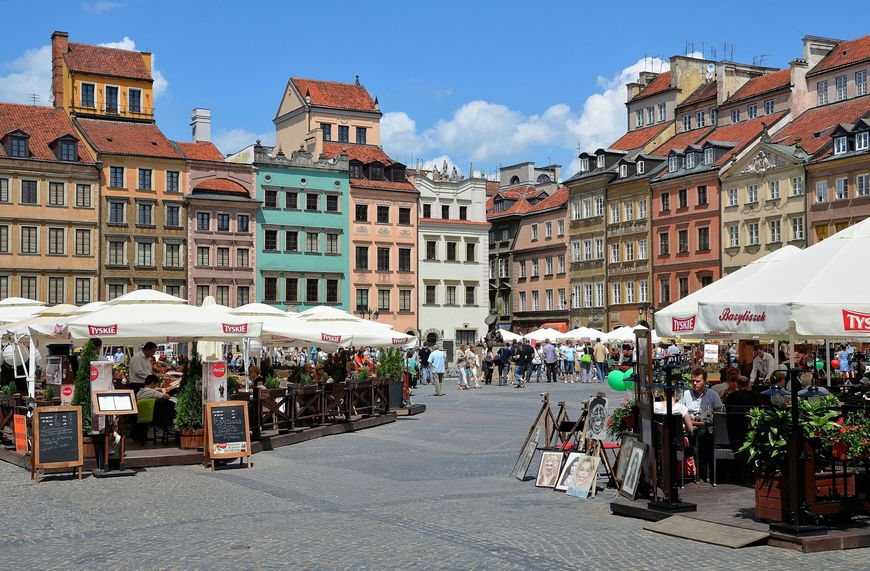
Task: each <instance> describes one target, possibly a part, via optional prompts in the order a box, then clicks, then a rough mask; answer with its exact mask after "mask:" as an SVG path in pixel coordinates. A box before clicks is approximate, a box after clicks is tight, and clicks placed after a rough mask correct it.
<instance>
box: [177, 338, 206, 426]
mask: <svg viewBox="0 0 870 571" xmlns="http://www.w3.org/2000/svg"><path fill="white" fill-rule="evenodd" d="M201 378H202V361H200V360H199V355H197V354H194V355H193V357H191V359H190V360H189V361H188V362H187V365H185V367H184V374H183V375H182V377H181V388H180V389H179V391H178V397H177V399H176V403H175V429H176V430H179V431H181V430H196V429H198V428H202V392H201V390H199V389H197V386H196V385H197V380H198V379H201Z"/></svg>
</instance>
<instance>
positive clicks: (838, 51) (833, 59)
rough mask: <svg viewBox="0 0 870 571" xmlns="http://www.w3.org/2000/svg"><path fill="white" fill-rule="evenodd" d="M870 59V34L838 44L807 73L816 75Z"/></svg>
mask: <svg viewBox="0 0 870 571" xmlns="http://www.w3.org/2000/svg"><path fill="white" fill-rule="evenodd" d="M867 59H870V35H867V36H862V37H860V38H856V39H854V40H848V41H845V42H840V43H839V44H837V47H835V48H834V49H833V50H831V51H830V52H829V53H828V55H826V56H825V57H823V58H822V61H820V62H819V63H817V64H816V66H815V67H814V68H813V69H811V70H810V71H809V72H808V73H807V75H815V74H817V73H822V72H824V71H828V70H831V69H837V68H839V67H844V66H847V65H851V64H853V63H858V62H860V61H864V60H867Z"/></svg>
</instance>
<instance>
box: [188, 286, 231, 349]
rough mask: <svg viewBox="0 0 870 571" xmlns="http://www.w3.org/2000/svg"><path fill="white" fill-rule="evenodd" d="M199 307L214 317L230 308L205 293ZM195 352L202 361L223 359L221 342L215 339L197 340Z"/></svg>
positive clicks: (220, 315)
mask: <svg viewBox="0 0 870 571" xmlns="http://www.w3.org/2000/svg"><path fill="white" fill-rule="evenodd" d="M200 307H201V308H202V309H204V310H206V311H208V312H210V313H213V314H214V315H215V318H216V319H220V318H221V317H222V316H226V315H229V314H228V313H227V312H228V310H229V309H230V308H229V307H227V306H226V305H221V304H219V303H218V302H217V301H216V300H215V298H214V296H213V295H207V296H205V298H203V300H202V304H201V305H200ZM196 352H197V353H199V356H200V358H202V360H204V361H215V360H218V359H223V358H224V356H223V343H220V342H217V341H197V342H196Z"/></svg>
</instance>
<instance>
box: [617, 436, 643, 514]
mask: <svg viewBox="0 0 870 571" xmlns="http://www.w3.org/2000/svg"><path fill="white" fill-rule="evenodd" d="M647 448H648V447H647V445H646V444H644V443H643V442H632V443H631V452H630V453H629V454H628V464H627V465H626V467H625V472H624V478H625V479H624V480H623V481H622V486H621V487H620V488H619V493H620V494H621V495H623V496H625V497H626V498H629V499H631V500H633V499H635V498H637V488H638V486H639V484H640V479H641V477H642V474H643V464H644V459H645V458H646V452H647Z"/></svg>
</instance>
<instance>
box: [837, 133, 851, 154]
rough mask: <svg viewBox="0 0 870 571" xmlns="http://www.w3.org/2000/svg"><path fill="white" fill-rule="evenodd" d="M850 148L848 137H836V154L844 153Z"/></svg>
mask: <svg viewBox="0 0 870 571" xmlns="http://www.w3.org/2000/svg"><path fill="white" fill-rule="evenodd" d="M848 150H849V141H848V139H847V138H846V137H837V138H836V139H834V154H835V155H842V154H843V153H845V152H848Z"/></svg>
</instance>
